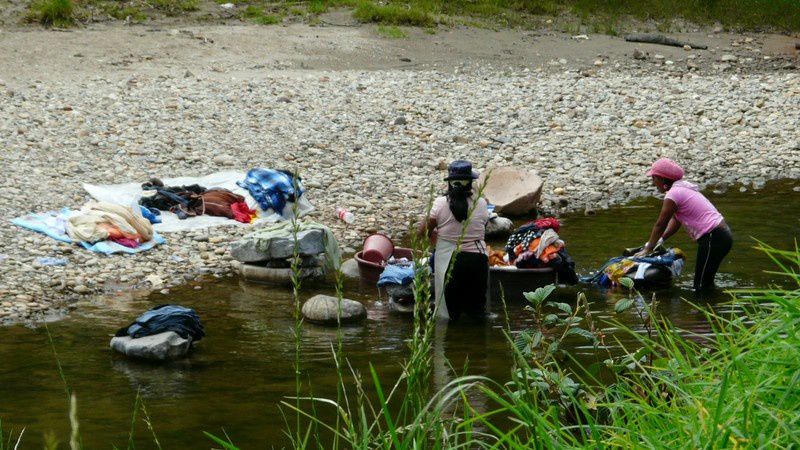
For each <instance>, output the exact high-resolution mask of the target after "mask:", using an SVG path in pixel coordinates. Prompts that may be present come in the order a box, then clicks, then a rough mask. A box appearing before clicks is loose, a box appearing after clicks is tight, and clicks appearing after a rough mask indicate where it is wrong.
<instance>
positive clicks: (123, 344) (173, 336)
mask: <svg viewBox="0 0 800 450" xmlns="http://www.w3.org/2000/svg"><path fill="white" fill-rule="evenodd" d="M110 345H111V348H112V349H113V350H115V351H117V352H119V353H122V354H123V355H125V356H129V357H132V358H143V359H152V360H157V361H167V360H171V359H177V358H182V357H184V356H186V354H187V353H188V352H189V349H190V348H191V346H192V338H191V337H190V338H188V339H184V338H182V337H180V335H178V333H175V332H174V331H167V332H164V333H159V334H154V335H152V336H144V337H140V338H136V339H133V338H131V337H130V336H122V337H116V336H115V337H113V338H112V339H111V344H110Z"/></svg>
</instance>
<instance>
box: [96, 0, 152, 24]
mask: <svg viewBox="0 0 800 450" xmlns="http://www.w3.org/2000/svg"><path fill="white" fill-rule="evenodd" d="M100 8H101V9H102V10H103V11H104V12H105V13H106V14H108V15H109V16H111V17H113V18H114V19H117V20H125V19H127V18H128V17H130V18H131V19H130V20H131V22H133V23H141V22H144V21H145V20H147V15H146V14H145V13H144V12H142V10H141V9H139V8H137V7H135V6H122V5H119V4H116V3H104V4H102V5H101V6H100Z"/></svg>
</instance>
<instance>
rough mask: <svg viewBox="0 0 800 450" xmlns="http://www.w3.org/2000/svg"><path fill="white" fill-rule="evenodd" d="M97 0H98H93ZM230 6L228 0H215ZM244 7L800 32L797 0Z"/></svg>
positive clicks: (276, 12)
mask: <svg viewBox="0 0 800 450" xmlns="http://www.w3.org/2000/svg"><path fill="white" fill-rule="evenodd" d="M89 1H90V3H91V2H92V1H93V0H89ZM103 1H104V2H105V3H101V9H103V10H105V11H107V12H108V11H110V12H109V15H110V16H112V17H114V18H119V19H124V18H126V17H128V16H130V17H131V18H133V19H134V20H135V21H141V20H143V18H142V15H141V14H137V12H136V11H135V10H134V9H132V8H134V7H133V6H125V4H124V3H119V2H117V1H115V0H109V1H105V0H103ZM199 1H200V0H152V2H148V3H149V4H150V5H152V6H153V7H154V8H155V9H157V10H160V11H163V12H164V13H166V14H167V15H172V16H177V15H181V14H184V13H188V12H193V11H198V10H199ZM215 1H216V2H217V3H227V2H228V0H215ZM231 2H232V3H234V4H237V5H251V6H256V7H261V8H263V9H264V10H266V11H270V12H271V13H269V14H266V13H265V14H262V16H264V17H261V16H259V17H252V18H250V19H252V21H253V22H255V23H261V24H274V23H278V22H279V21H280V20H278V19H279V18H281V19H282V17H283V16H287V15H289V16H297V17H301V16H304V15H307V16H308V19H307V20H308V21H309V22H312V21H313V20H314V19H317V20H318V19H319V17H318V16H319V15H321V14H324V13H326V12H328V11H330V9H331V8H352V9H353V16H354V17H355V18H356V19H357V20H358V21H360V22H363V23H376V24H380V25H393V26H418V27H423V28H434V27H436V26H438V25H440V24H442V25H455V24H462V25H467V26H477V27H480V28H487V29H497V28H498V27H512V28H514V27H520V28H539V27H541V26H543V25H544V21H545V19H548V18H549V19H551V20H552V21H553V22H554V25H553V27H554V28H555V29H557V30H560V31H563V32H567V33H602V34H609V35H618V34H622V33H623V32H625V31H636V30H638V29H641V28H642V26H641V25H642V24H644V28H653V29H655V30H657V31H659V32H662V33H668V32H672V31H678V30H679V28H678V24H680V23H681V21H683V22H689V23H695V24H699V25H705V26H707V25H711V24H715V23H720V24H721V25H722V26H723V27H725V28H726V29H731V30H743V31H754V30H755V31H761V30H764V31H784V32H792V31H794V32H796V31H800V1H798V0H309V1H307V2H295V1H276V0H266V1H263V0H259V1H255V0H231ZM74 9H75V7H74V5H73V3H72V0H34V2H33V3H32V4H31V5H30V7H29V12H28V14H27V20H28V21H31V22H37V23H41V24H43V25H46V26H55V27H66V26H70V25H73V24H74V23H75V22H76V20H75V11H74Z"/></svg>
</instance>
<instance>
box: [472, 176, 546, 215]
mask: <svg viewBox="0 0 800 450" xmlns="http://www.w3.org/2000/svg"><path fill="white" fill-rule="evenodd" d="M489 173H491V175H488V174H489ZM487 176H488V180H487ZM542 184H543V182H542V179H541V178H539V176H538V175H536V174H535V173H533V172H531V171H528V170H524V169H516V168H513V167H493V168H489V169H487V170H484V171H483V172H481V176H480V178H479V179H478V186H484V185H485V188H484V190H483V196H484V197H486V199H487V200H488V201H489V203H491V204H493V205H495V212H497V213H498V214H500V213H502V214H505V215H508V216H523V215H525V214H528V213H529V212H531V211H533V210H534V209H536V205H538V204H539V198H540V196H541V195H542Z"/></svg>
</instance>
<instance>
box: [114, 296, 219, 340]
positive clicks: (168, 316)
mask: <svg viewBox="0 0 800 450" xmlns="http://www.w3.org/2000/svg"><path fill="white" fill-rule="evenodd" d="M167 331H174V332H175V333H177V334H178V335H179V336H180V337H182V338H184V339H187V338H188V337H191V338H192V341H199V340H200V339H203V336H205V335H206V333H205V330H204V329H203V325H202V324H201V323H200V316H198V315H197V313H196V312H195V311H194V310H193V309H191V308H186V307H183V306H180V305H158V306H156V307H154V308H151V309H149V310H147V311H145V312H144V313H143V314H141V315H140V316H139V317H137V318H136V320H135V321H134V322H133V323H131V324H130V325H128V326H126V327H123V328H120V329H119V330H118V331H117V333H116V336H130V337H132V338H134V339H136V338H140V337H144V336H152V335H154V334H159V333H164V332H167Z"/></svg>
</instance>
